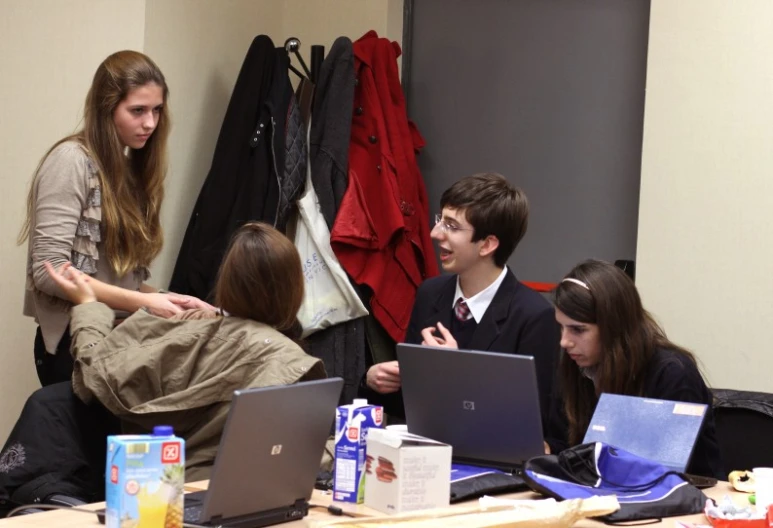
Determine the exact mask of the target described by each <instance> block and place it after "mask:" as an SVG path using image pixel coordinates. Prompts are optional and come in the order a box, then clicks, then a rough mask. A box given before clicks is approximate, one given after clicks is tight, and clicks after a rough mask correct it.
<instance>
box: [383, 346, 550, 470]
mask: <svg viewBox="0 0 773 528" xmlns="http://www.w3.org/2000/svg"><path fill="white" fill-rule="evenodd" d="M397 358H398V360H399V362H400V379H401V382H402V389H403V402H404V404H405V417H406V421H407V424H408V431H409V432H410V433H413V434H417V435H420V436H426V437H428V438H431V439H433V440H437V441H440V442H444V443H446V444H451V446H453V462H454V463H455V464H466V465H471V466H483V467H488V468H496V469H500V470H503V471H505V472H508V473H518V472H520V469H521V468H522V466H523V463H524V462H525V461H526V460H527V459H529V458H531V457H533V456H537V455H543V454H545V449H544V445H543V439H542V419H541V417H540V405H539V392H538V390H537V374H536V370H535V367H534V358H533V357H532V356H517V355H513V354H500V353H495V352H478V351H471V350H451V349H447V348H435V347H430V346H423V345H409V344H399V345H397Z"/></svg>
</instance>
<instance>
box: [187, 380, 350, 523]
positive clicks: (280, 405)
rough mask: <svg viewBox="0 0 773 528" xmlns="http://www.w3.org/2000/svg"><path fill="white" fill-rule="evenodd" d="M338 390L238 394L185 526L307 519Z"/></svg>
mask: <svg viewBox="0 0 773 528" xmlns="http://www.w3.org/2000/svg"><path fill="white" fill-rule="evenodd" d="M343 384H344V381H343V380H342V379H341V378H331V379H326V380H320V381H308V382H302V383H296V384H294V385H286V386H277V387H267V388H261V389H247V390H238V391H235V392H234V397H233V401H232V403H231V409H230V411H229V413H228V419H227V420H226V424H225V428H224V430H223V434H222V436H221V438H220V446H219V447H218V450H217V457H216V458H215V465H214V467H213V469H212V475H211V478H210V481H209V488H208V490H207V491H202V492H197V493H190V494H188V495H186V496H185V522H186V523H190V524H199V525H205V526H223V527H239V528H242V527H243V528H247V527H260V526H267V525H270V524H277V523H281V522H285V521H294V520H297V519H300V518H302V517H304V516H305V515H306V514H307V513H308V500H309V498H310V497H311V492H312V490H313V489H314V483H315V481H316V477H317V473H318V472H319V465H320V461H321V460H322V453H323V452H324V449H325V442H326V441H327V438H328V435H329V434H330V430H331V427H332V425H333V421H334V420H335V409H336V406H337V405H338V399H339V397H340V395H341V389H342V388H343Z"/></svg>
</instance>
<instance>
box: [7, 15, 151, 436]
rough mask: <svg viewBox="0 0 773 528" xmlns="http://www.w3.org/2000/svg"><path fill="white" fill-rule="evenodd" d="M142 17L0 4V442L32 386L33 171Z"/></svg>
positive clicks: (139, 36)
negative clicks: (28, 212)
mask: <svg viewBox="0 0 773 528" xmlns="http://www.w3.org/2000/svg"><path fill="white" fill-rule="evenodd" d="M144 19H145V1H144V0H131V1H129V0H122V1H120V2H94V1H93V0H69V1H68V2H60V1H58V0H37V1H28V0H3V1H2V3H0V50H2V53H0V72H3V73H2V82H1V83H0V101H2V104H0V145H2V148H1V149H0V188H2V190H3V193H2V196H3V206H2V207H0V225H2V226H3V229H2V230H0V299H1V300H2V302H0V365H2V367H0V444H1V443H2V442H3V441H4V440H5V436H6V434H7V432H8V431H9V430H10V427H11V426H12V425H13V423H14V422H15V421H16V417H17V416H18V413H19V410H20V409H21V406H22V404H23V403H24V400H25V399H26V397H27V396H28V395H29V394H30V393H31V392H32V391H33V390H34V389H36V388H37V387H38V386H39V385H38V381H37V376H36V375H35V369H34V365H33V359H32V341H33V336H34V331H35V325H34V323H33V322H32V320H30V319H28V318H26V317H22V315H21V310H22V298H23V295H24V276H25V265H26V245H25V246H24V247H17V246H16V242H15V241H16V235H17V233H18V229H19V227H21V224H22V221H23V219H24V214H25V200H26V196H27V189H28V187H29V182H30V179H31V177H32V173H33V171H34V170H35V167H36V166H37V163H38V161H39V160H40V158H41V156H42V155H43V154H44V153H45V152H46V149H48V147H50V146H51V145H52V144H53V143H54V142H55V141H56V140H57V139H59V138H61V137H63V136H65V135H67V134H69V133H71V132H74V131H75V129H76V128H78V126H79V123H80V118H81V114H82V108H83V101H84V99H85V98H86V91H87V90H88V87H89V85H90V83H91V77H92V76H93V75H94V70H95V69H96V67H97V65H98V64H99V63H100V62H101V61H102V59H104V58H105V57H106V56H107V55H109V54H110V53H112V52H114V51H116V50H119V49H126V48H131V49H136V50H142V47H143V34H144ZM117 21H120V22H117Z"/></svg>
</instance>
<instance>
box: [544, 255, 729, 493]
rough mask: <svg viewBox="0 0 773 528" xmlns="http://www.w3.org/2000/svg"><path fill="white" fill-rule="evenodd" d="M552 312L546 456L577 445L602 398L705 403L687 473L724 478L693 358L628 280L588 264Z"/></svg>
mask: <svg viewBox="0 0 773 528" xmlns="http://www.w3.org/2000/svg"><path fill="white" fill-rule="evenodd" d="M555 308H556V320H557V321H558V324H559V325H560V326H561V348H562V349H563V352H564V353H563V354H562V355H561V360H560V364H559V370H558V379H557V383H558V386H559V393H558V396H559V397H557V398H554V402H553V409H552V412H551V415H550V420H549V422H548V427H547V435H546V436H547V437H546V444H547V445H548V447H549V450H550V452H553V453H558V452H560V451H562V450H563V449H565V448H567V447H569V446H573V445H577V444H579V443H581V442H582V439H583V436H584V435H585V430H586V429H587V428H588V424H589V423H590V419H591V416H592V415H593V411H594V409H595V408H596V402H597V401H598V397H599V395H600V394H601V393H602V392H607V393H612V394H625V395H630V396H643V397H647V398H655V399H662V400H675V401H682V402H691V403H705V404H708V405H709V411H708V414H707V416H706V419H705V421H704V424H703V428H702V430H701V432H700V434H699V436H698V441H697V443H696V446H695V450H694V452H693V456H692V459H691V463H690V466H689V467H688V468H687V470H688V472H689V473H694V474H698V475H705V476H711V477H717V478H720V479H724V478H725V474H724V472H723V469H722V462H721V460H720V454H719V447H718V445H717V440H716V432H715V426H714V414H713V411H712V409H711V403H712V398H711V392H710V391H709V389H708V388H707V387H706V383H705V381H704V380H703V376H702V375H701V373H700V370H699V369H698V365H697V363H696V360H695V357H694V356H693V355H692V354H691V353H690V352H688V351H687V350H685V349H683V348H682V347H680V346H678V345H676V344H674V343H672V342H671V341H669V340H668V338H667V337H666V335H665V333H664V332H663V329H662V328H660V326H659V325H658V324H657V322H655V320H654V319H653V318H652V316H651V315H650V314H649V313H648V312H647V311H646V310H645V309H644V307H643V306H642V302H641V298H640V297H639V293H638V291H637V290H636V286H634V284H633V281H632V280H631V279H630V278H629V277H628V276H627V275H626V274H625V273H624V272H623V271H622V270H620V269H619V268H617V267H616V266H614V265H612V264H610V263H607V262H602V261H598V260H588V261H585V262H583V263H581V264H579V265H577V266H576V267H575V268H574V269H573V270H572V271H570V272H569V274H568V275H567V276H566V277H565V278H564V279H563V281H561V283H560V284H559V285H558V287H557V288H556V290H555Z"/></svg>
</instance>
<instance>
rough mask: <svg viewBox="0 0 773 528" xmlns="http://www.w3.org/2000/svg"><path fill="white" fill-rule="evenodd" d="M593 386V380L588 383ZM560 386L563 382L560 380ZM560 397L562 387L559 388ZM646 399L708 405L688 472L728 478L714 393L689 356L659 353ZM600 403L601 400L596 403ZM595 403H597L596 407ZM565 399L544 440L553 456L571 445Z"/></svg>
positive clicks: (557, 404)
mask: <svg viewBox="0 0 773 528" xmlns="http://www.w3.org/2000/svg"><path fill="white" fill-rule="evenodd" d="M586 381H587V383H592V381H591V380H586ZM557 383H560V380H557ZM558 390H559V394H560V387H559V388H558ZM643 396H644V397H646V398H653V399H659V400H673V401H681V402H689V403H705V404H708V405H709V409H708V413H707V414H706V419H705V420H704V422H703V428H702V429H701V431H700V434H699V435H698V440H697V442H696V444H695V449H694V451H693V455H692V459H691V460H690V465H689V466H688V467H687V472H688V473H693V474H696V475H704V476H709V477H716V478H718V479H721V480H724V479H725V478H727V475H726V474H725V472H724V468H723V466H722V460H721V456H720V453H719V445H718V444H717V438H716V428H715V425H714V411H713V408H712V407H711V403H712V398H711V392H710V391H709V389H708V387H706V383H705V382H704V381H703V377H702V376H701V374H700V372H699V371H698V368H697V367H696V366H695V365H694V364H693V363H692V362H691V361H690V360H689V359H687V358H686V357H684V356H682V355H681V354H678V353H676V352H674V351H673V350H657V351H656V352H655V355H654V356H653V357H652V361H651V363H650V365H649V367H648V368H647V370H646V374H645V381H644V394H643ZM597 401H598V400H597ZM595 404H596V402H594V406H595ZM563 405H564V402H563V398H561V397H560V396H559V397H555V398H553V402H552V406H551V412H550V418H549V421H548V425H547V428H546V429H547V432H546V438H545V441H546V442H547V443H548V445H550V450H551V452H552V453H559V452H561V451H563V450H564V449H566V448H567V447H570V446H569V443H568V440H567V439H568V434H569V426H568V422H567V420H566V414H565V413H564V408H563Z"/></svg>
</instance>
